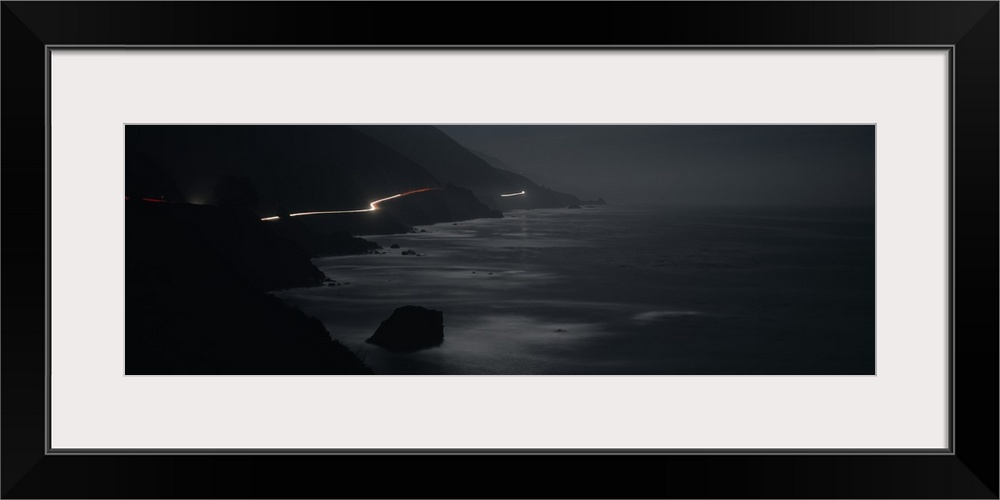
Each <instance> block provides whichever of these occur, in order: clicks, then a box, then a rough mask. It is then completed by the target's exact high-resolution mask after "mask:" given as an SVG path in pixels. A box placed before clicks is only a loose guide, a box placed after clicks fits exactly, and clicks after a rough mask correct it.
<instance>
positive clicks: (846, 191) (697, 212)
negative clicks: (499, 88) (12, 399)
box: [124, 124, 876, 376]
mask: <svg viewBox="0 0 1000 500" xmlns="http://www.w3.org/2000/svg"><path fill="white" fill-rule="evenodd" d="M124 187H125V193H124V196H125V199H124V203H125V318H124V319H125V330H124V335H125V339H124V341H125V374H126V375H574V376H580V375H874V374H875V359H876V329H875V328H876V325H875V319H876V314H875V311H876V303H875V298H876V296H875V292H876V280H875V274H876V273H875V271H876V266H875V263H876V259H875V257H876V253H875V249H876V246H875V245H876V238H875V235H876V233H875V229H876V225H875V206H876V204H875V201H876V189H875V188H876V155H875V126H874V125H610V124H609V125H598V124H595V125H584V124H580V125H477V124H460V125H126V126H125V165H124Z"/></svg>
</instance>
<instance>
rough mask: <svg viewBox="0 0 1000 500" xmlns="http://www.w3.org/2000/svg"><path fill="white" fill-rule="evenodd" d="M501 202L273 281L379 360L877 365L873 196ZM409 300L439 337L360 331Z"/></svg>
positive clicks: (479, 365) (580, 366)
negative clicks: (483, 212)
mask: <svg viewBox="0 0 1000 500" xmlns="http://www.w3.org/2000/svg"><path fill="white" fill-rule="evenodd" d="M504 215H505V216H504V218H502V219H479V220H472V221H465V222H459V223H454V224H452V223H444V224H437V225H432V226H422V227H420V228H419V229H423V230H425V231H426V232H418V233H411V234H404V235H390V236H366V238H367V239H370V240H373V241H377V242H378V243H379V244H381V245H382V246H383V247H385V248H386V251H387V252H388V253H387V254H385V255H364V256H348V257H330V258H323V259H315V260H314V261H313V262H314V263H315V264H316V266H317V267H319V268H320V269H321V270H323V271H324V272H325V273H326V274H327V276H329V277H330V278H332V279H335V280H336V281H337V282H339V283H349V284H344V285H342V286H336V287H316V288H304V289H294V290H287V291H283V292H278V293H276V294H275V295H277V296H279V297H281V298H282V299H283V300H284V301H285V302H287V303H289V304H291V305H293V306H296V307H299V308H301V309H302V310H303V311H304V312H305V313H306V314H309V315H311V316H314V317H316V318H318V319H320V320H321V321H322V322H323V323H324V324H325V325H326V328H327V330H329V331H330V333H331V336H332V337H333V338H335V339H337V340H339V341H341V342H343V343H344V344H346V345H347V346H349V347H350V348H352V349H354V350H356V351H357V352H359V353H361V354H362V355H363V356H364V357H365V359H366V362H367V363H368V364H369V365H370V366H371V367H372V368H373V369H374V370H375V372H376V373H377V374H382V375H389V374H396V375H430V374H463V375H480V374H481V375H494V374H502V375H515V374H516V375H542V374H563V375H609V374H620V375H640V374H641V375H681V374H702V375H708V374H718V375H724V374H725V375H732V374H758V375H772V374H781V375H793V374H855V375H856V374H864V375H872V374H874V373H875V213H874V210H860V209H850V210H848V209H779V208H771V209H764V208H690V207H687V208H677V207H663V206H660V207H622V206H597V207H592V208H587V207H585V208H580V209H545V210H527V211H515V212H510V213H506V214H504ZM394 243H395V244H398V245H399V246H400V248H399V249H391V250H390V249H389V246H390V245H391V244H394ZM408 249H412V250H415V251H416V252H418V254H419V255H416V256H413V255H402V254H401V252H402V251H403V250H408ZM404 305H418V306H423V307H427V308H431V309H438V310H441V311H443V313H444V325H445V326H444V338H445V341H444V343H443V344H442V345H441V346H440V347H436V348H431V349H427V350H423V351H418V352H415V353H391V352H387V351H384V350H382V349H381V348H379V347H376V346H374V345H371V344H366V343H365V339H366V338H368V337H369V336H371V335H372V333H374V331H375V329H376V328H378V326H379V324H380V323H381V321H382V320H384V319H386V318H387V317H389V315H390V314H391V313H392V311H393V310H394V309H395V308H397V307H400V306H404Z"/></svg>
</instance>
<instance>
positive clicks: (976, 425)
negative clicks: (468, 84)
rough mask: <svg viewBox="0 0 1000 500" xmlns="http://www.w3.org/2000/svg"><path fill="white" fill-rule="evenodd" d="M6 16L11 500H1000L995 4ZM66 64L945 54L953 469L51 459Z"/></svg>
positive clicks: (569, 459) (26, 8) (179, 5)
mask: <svg viewBox="0 0 1000 500" xmlns="http://www.w3.org/2000/svg"><path fill="white" fill-rule="evenodd" d="M2 4H3V7H2V13H0V28H2V46H0V50H2V53H0V64H2V75H3V84H2V102H3V106H2V110H0V113H2V125H3V126H2V142H3V146H4V147H3V148H2V150H0V155H2V156H0V160H2V167H3V168H2V175H3V180H4V181H5V182H4V183H3V188H2V195H3V197H2V207H3V213H2V221H3V222H4V223H5V224H4V236H5V239H4V244H3V258H4V261H5V263H6V264H8V266H7V268H6V271H7V273H6V280H5V282H4V287H3V320H2V327H3V330H2V335H0V356H2V360H0V361H2V393H0V398H2V401H0V402H2V407H0V408H2V432H3V439H2V441H0V446H2V484H0V487H2V496H3V497H4V498H94V497H101V498H116V497H129V498H190V497H199V498H210V497H228V498H315V497H381V498H387V497H397V498H410V497H441V498H445V497H512V498H517V497H552V496H558V497H580V498H591V497H604V498H630V497H685V498H791V497H795V498H896V497H906V498H998V460H997V459H998V444H997V443H998V404H997V403H998V400H997V394H998V390H997V389H998V386H997V379H998V377H997V373H998V356H997V352H998V335H997V332H998V321H997V316H998V315H997V303H998V302H997V298H998V297H997V293H998V279H997V276H998V273H997V255H998V238H997V236H998V233H997V228H998V206H1000V204H998V195H997V192H998V185H1000V184H998V170H1000V168H998V164H1000V158H998V116H1000V112H998V109H1000V108H998V94H1000V85H998V63H1000V57H998V40H1000V35H998V20H1000V17H998V15H1000V7H998V2H996V1H988V2H762V3H758V2H704V3H702V2H635V3H633V2H612V3H602V2H585V3H563V2H553V3H548V2H531V3H528V2H524V3H522V2H514V3H499V2H496V3H495V2H469V3H458V2H431V3H424V2H400V3H395V2H374V3H366V2H360V3H355V2H350V3H327V2H6V1H5V2H2ZM54 45H59V46H80V47H85V46H111V45H116V46H140V45H156V46H185V45H194V46H247V45H265V46H272V45H277V46H281V45H296V46H302V45H321V46H330V45H337V46H341V45H352V46H356V45H364V46H379V45H392V46H410V45H423V46H430V45H433V46H461V47H477V46H521V45H527V46H533V47H544V46H577V47H579V46H594V47H596V46H600V47H610V48H613V47H615V46H633V47H635V46H648V47H658V46H716V45H738V46H747V47H754V46H789V47H804V48H808V47H809V46H819V45H823V46H845V47H871V46H913V47H920V46H949V47H951V48H950V52H951V60H952V73H953V88H952V92H953V110H952V111H953V114H952V116H953V118H952V120H953V121H952V131H953V138H954V141H953V166H952V167H953V179H952V182H953V186H952V187H953V206H952V216H953V224H952V231H951V236H952V240H953V254H952V255H953V274H952V279H951V283H952V290H951V298H952V307H953V312H952V319H953V332H952V340H953V342H952V354H953V373H952V375H953V384H954V385H953V391H952V398H953V426H952V433H953V434H952V436H953V439H952V443H953V447H952V450H951V453H946V454H934V455H925V454H913V455H910V454H864V453H857V454H808V453H804V454H797V455H770V454H758V455H744V454H734V455H724V454H694V455H681V454H674V455H607V454H602V455H572V454H558V455H547V454H530V453H516V454H505V455H482V456H467V455H440V454H431V455H420V456H412V455H410V456H400V455H378V454H370V455H363V456H356V455H352V456H344V455H295V454H288V455H273V454H268V455H239V454H211V455H210V454H197V453H187V454H172V455H142V454H116V455H52V454H48V453H47V448H46V446H47V444H46V443H47V437H46V432H47V431H46V429H47V426H46V415H47V401H46V398H45V394H46V391H45V384H46V370H47V362H46V359H47V354H46V353H47V345H46V321H45V319H46V286H47V281H48V276H47V271H46V254H47V251H48V248H47V234H46V227H47V224H46V217H47V215H46V214H47V207H46V197H45V193H46V182H47V179H46V161H47V158H46V152H47V140H48V139H47V137H48V136H47V130H46V126H47V123H46V118H47V111H48V110H47V101H46V95H47V89H46V84H47V67H46V61H47V51H48V48H47V47H50V46H54ZM959 301H961V304H960V305H959V304H958V302H959ZM468 485H472V486H468Z"/></svg>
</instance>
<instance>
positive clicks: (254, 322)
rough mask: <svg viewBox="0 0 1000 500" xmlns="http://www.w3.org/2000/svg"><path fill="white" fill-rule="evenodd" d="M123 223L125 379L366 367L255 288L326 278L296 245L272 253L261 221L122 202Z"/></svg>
mask: <svg viewBox="0 0 1000 500" xmlns="http://www.w3.org/2000/svg"><path fill="white" fill-rule="evenodd" d="M125 227H126V231H125V374H126V375H327V374H330V375H332V374H369V373H371V369H370V368H369V367H368V366H366V365H365V363H364V362H363V360H361V359H360V358H359V357H358V356H356V355H355V354H354V353H353V352H352V351H351V350H350V349H348V348H347V347H346V346H344V345H343V344H341V343H340V342H337V341H336V340H333V339H332V338H331V337H330V333H329V332H328V331H327V330H326V328H325V327H324V326H323V324H322V323H321V322H320V321H319V320H317V319H315V318H311V317H309V316H307V315H306V314H304V313H303V312H302V311H300V310H298V309H295V308H293V307H289V306H288V305H286V304H284V303H283V302H282V301H281V300H279V299H278V298H276V297H274V296H272V295H269V294H267V293H264V292H263V291H262V290H267V289H273V288H278V287H288V286H304V285H312V284H316V285H318V284H320V283H322V282H323V279H324V277H323V274H322V273H321V272H319V270H317V269H315V268H314V267H313V266H312V265H311V264H310V263H309V259H308V257H307V256H306V255H305V254H304V252H302V251H301V250H299V251H298V252H293V251H292V250H291V249H290V248H292V247H288V248H286V249H285V250H281V251H278V250H279V249H280V248H282V247H279V246H277V245H276V244H277V243H279V242H280V238H277V237H275V236H274V235H269V234H268V232H269V226H266V223H263V222H261V221H259V220H257V219H256V218H254V217H253V216H247V215H246V214H243V213H241V212H239V211H234V210H229V209H225V208H220V207H207V208H206V207H198V206H183V205H179V204H170V203H146V202H134V203H133V202H126V207H125ZM285 245H286V246H287V245H288V244H287V243H286V244H285ZM269 252H270V253H269ZM279 278H280V280H279ZM327 284H328V285H330V284H334V283H333V282H332V280H331V281H329V282H327Z"/></svg>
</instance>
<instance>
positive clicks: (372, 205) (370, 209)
mask: <svg viewBox="0 0 1000 500" xmlns="http://www.w3.org/2000/svg"><path fill="white" fill-rule="evenodd" d="M440 189H441V188H422V189H414V190H413V191H407V192H405V193H399V194H394V195H392V196H387V197H385V198H380V199H377V200H375V201H373V202H371V203H369V204H368V208H359V209H357V210H323V211H319V212H297V213H294V214H288V216H289V217H302V216H303V215H324V214H357V213H362V212H374V211H376V210H378V205H379V203H382V202H383V201H389V200H394V199H396V198H402V197H403V196H407V195H411V194H416V193H423V192H424V191H438V190H440ZM280 218H281V216H280V215H274V216H271V217H263V218H261V219H260V220H262V221H271V220H278V219H280Z"/></svg>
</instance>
